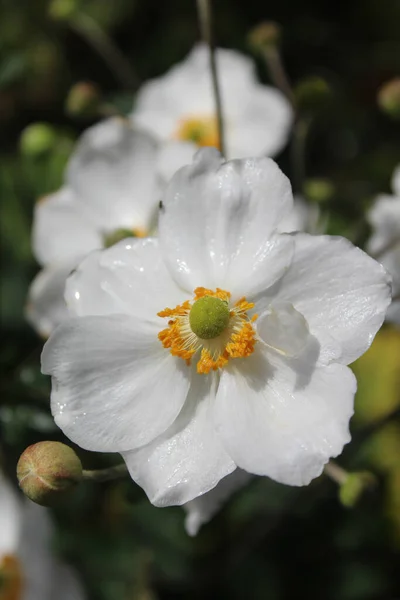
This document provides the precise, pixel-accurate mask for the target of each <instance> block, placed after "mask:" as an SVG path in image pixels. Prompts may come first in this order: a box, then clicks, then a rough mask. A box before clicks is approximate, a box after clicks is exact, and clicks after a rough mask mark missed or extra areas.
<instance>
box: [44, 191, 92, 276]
mask: <svg viewBox="0 0 400 600" xmlns="http://www.w3.org/2000/svg"><path fill="white" fill-rule="evenodd" d="M83 211H84V207H82V205H81V203H80V201H79V198H77V197H76V196H75V194H74V193H73V191H72V190H71V189H69V188H62V189H61V190H59V191H58V192H55V193H54V194H51V195H50V196H46V197H45V198H42V199H41V200H39V201H38V202H37V203H36V204H35V210H34V218H33V230H32V238H33V239H32V244H33V252H34V254H35V257H36V259H37V260H38V262H39V263H40V264H41V265H48V264H50V263H60V262H65V261H70V260H74V259H75V258H76V257H79V256H81V255H83V256H84V255H85V254H87V253H88V252H90V251H91V250H94V249H95V248H100V247H101V246H102V239H101V236H100V234H99V232H98V231H97V230H96V228H95V224H94V222H92V221H91V220H90V219H89V218H88V216H87V214H85V213H84V212H83Z"/></svg>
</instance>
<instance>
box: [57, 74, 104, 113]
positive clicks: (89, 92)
mask: <svg viewBox="0 0 400 600" xmlns="http://www.w3.org/2000/svg"><path fill="white" fill-rule="evenodd" d="M100 102H101V93H100V90H99V88H98V87H97V86H96V85H95V84H94V83H90V82H86V81H82V82H79V83H76V84H75V85H73V86H72V88H71V89H70V91H69V93H68V96H67V100H66V103H65V110H66V112H67V113H68V114H69V115H71V116H72V117H95V116H96V115H97V114H98V111H99V106H100Z"/></svg>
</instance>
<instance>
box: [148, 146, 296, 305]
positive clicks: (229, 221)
mask: <svg viewBox="0 0 400 600" xmlns="http://www.w3.org/2000/svg"><path fill="white" fill-rule="evenodd" d="M292 202H293V198H292V194H291V187H290V183H289V180H288V179H287V178H286V177H285V175H283V173H282V172H281V171H280V169H279V168H278V167H277V165H276V164H275V163H274V162H273V161H272V160H270V159H268V158H260V159H247V160H244V161H230V162H222V160H221V157H220V155H219V153H218V152H217V151H216V150H212V149H208V148H207V149H204V150H200V151H199V152H198V154H197V155H196V157H195V159H194V163H193V165H191V166H189V167H184V168H183V169H181V170H180V171H178V173H177V174H176V175H175V176H174V177H173V179H172V181H171V182H170V185H169V186H168V188H167V190H166V193H165V195H164V200H163V210H162V211H161V213H160V223H159V231H160V244H161V247H162V249H163V251H164V252H165V260H166V262H167V264H168V267H169V269H170V271H171V274H172V275H173V277H174V278H175V279H176V281H177V282H178V283H179V285H180V286H181V287H183V288H185V289H186V290H188V291H191V290H193V289H194V288H196V287H198V286H199V285H202V286H205V287H211V288H215V287H221V288H224V289H228V290H229V291H230V292H232V294H237V295H239V296H240V295H243V294H244V293H256V292H258V291H259V290H260V289H263V288H265V287H268V286H270V285H272V284H273V283H274V282H275V281H276V280H277V279H278V278H279V277H281V276H282V274H283V273H284V272H285V270H286V269H287V268H288V267H289V265H290V263H291V259H292V251H293V240H292V238H291V237H290V236H275V235H274V234H273V232H274V230H275V228H276V227H277V225H278V223H279V221H280V220H281V219H282V217H283V216H284V215H285V214H286V213H287V212H288V211H290V209H291V207H292Z"/></svg>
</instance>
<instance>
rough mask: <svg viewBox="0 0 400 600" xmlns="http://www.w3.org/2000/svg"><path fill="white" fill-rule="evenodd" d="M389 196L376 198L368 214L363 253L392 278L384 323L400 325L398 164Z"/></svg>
mask: <svg viewBox="0 0 400 600" xmlns="http://www.w3.org/2000/svg"><path fill="white" fill-rule="evenodd" d="M392 187H393V192H394V195H393V196H388V195H380V196H378V198H377V199H376V201H375V203H374V205H373V206H372V208H371V209H370V210H369V212H368V215H367V217H368V221H369V223H370V224H371V226H372V236H371V238H370V239H369V241H368V244H367V250H368V252H370V253H371V254H372V256H375V257H376V259H377V260H379V262H381V263H382V264H383V265H384V267H385V268H386V269H387V270H388V271H389V273H390V274H391V275H392V277H393V299H394V300H393V302H392V304H391V306H390V307H389V309H388V311H387V315H386V317H387V320H388V321H392V322H393V323H396V324H397V325H400V165H399V166H398V167H397V169H395V172H394V173H393V180H392Z"/></svg>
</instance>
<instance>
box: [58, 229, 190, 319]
mask: <svg viewBox="0 0 400 600" xmlns="http://www.w3.org/2000/svg"><path fill="white" fill-rule="evenodd" d="M187 299H189V296H188V295H187V294H186V293H185V292H183V291H182V290H180V289H179V288H178V286H177V285H176V283H175V282H174V281H173V279H172V278H171V276H170V274H169V272H168V271H167V269H166V267H165V265H164V262H163V259H162V256H161V253H160V250H159V245H158V240H157V239H154V238H146V239H129V240H123V241H122V242H120V243H119V244H116V245H115V246H112V247H111V248H108V249H107V250H103V251H100V252H93V253H92V254H91V255H89V256H88V257H87V258H86V259H85V260H84V261H83V262H82V264H81V265H80V266H79V267H78V269H76V271H75V272H74V273H73V274H72V275H71V277H69V279H68V281H67V286H66V301H67V304H68V307H69V309H70V310H71V312H73V313H74V314H76V315H78V316H85V315H107V314H115V313H126V314H130V315H135V316H136V317H138V318H140V319H148V320H149V321H158V320H159V322H160V324H163V323H164V321H161V319H159V318H158V317H157V313H158V312H160V311H161V310H163V309H164V308H166V307H169V308H174V307H175V306H177V305H178V304H182V302H184V301H185V300H187Z"/></svg>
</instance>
